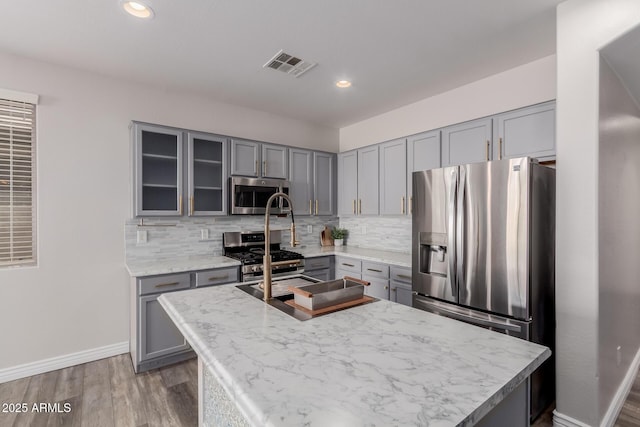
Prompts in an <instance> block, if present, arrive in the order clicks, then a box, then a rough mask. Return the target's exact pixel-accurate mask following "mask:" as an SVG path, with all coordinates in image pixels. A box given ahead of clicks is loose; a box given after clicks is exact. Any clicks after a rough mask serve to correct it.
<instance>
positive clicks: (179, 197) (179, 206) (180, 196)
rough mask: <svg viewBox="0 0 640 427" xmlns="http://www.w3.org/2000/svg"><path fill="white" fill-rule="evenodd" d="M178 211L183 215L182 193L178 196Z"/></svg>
mask: <svg viewBox="0 0 640 427" xmlns="http://www.w3.org/2000/svg"><path fill="white" fill-rule="evenodd" d="M178 212H179V213H180V215H182V195H179V196H178Z"/></svg>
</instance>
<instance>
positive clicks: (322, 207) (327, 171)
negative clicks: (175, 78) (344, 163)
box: [313, 153, 336, 215]
mask: <svg viewBox="0 0 640 427" xmlns="http://www.w3.org/2000/svg"><path fill="white" fill-rule="evenodd" d="M335 164H336V155H335V154H331V153H313V196H314V206H313V209H314V213H315V214H316V215H335V213H336V193H335V188H336V166H335Z"/></svg>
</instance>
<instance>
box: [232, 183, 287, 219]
mask: <svg viewBox="0 0 640 427" xmlns="http://www.w3.org/2000/svg"><path fill="white" fill-rule="evenodd" d="M230 186H231V188H230V190H229V194H230V195H231V203H230V206H231V214H233V215H260V214H262V215H264V213H265V210H266V209H267V200H269V197H271V195H273V194H275V193H279V192H282V193H285V194H289V181H287V180H284V179H266V178H245V177H239V176H233V177H231V179H230ZM289 211H290V208H289V204H288V203H287V201H286V200H284V199H282V198H277V199H275V200H274V201H273V202H272V204H271V213H272V214H281V213H287V212H289Z"/></svg>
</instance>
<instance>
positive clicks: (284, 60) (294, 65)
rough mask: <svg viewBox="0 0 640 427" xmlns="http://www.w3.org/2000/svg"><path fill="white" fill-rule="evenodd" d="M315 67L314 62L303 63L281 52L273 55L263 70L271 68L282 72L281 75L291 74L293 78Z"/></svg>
mask: <svg viewBox="0 0 640 427" xmlns="http://www.w3.org/2000/svg"><path fill="white" fill-rule="evenodd" d="M315 65H316V63H315V62H309V61H305V60H303V59H300V58H296V57H295V56H293V55H289V54H288V53H285V52H283V51H282V50H281V51H280V52H278V53H276V54H275V55H274V57H273V58H271V59H270V60H269V61H267V63H266V64H264V65H263V66H262V67H263V68H273V69H274V70H278V71H282V72H283V73H287V74H293V75H294V76H295V77H300V76H301V75H303V74H304V73H306V72H307V71H309V70H310V69H312V68H313V67H314V66H315Z"/></svg>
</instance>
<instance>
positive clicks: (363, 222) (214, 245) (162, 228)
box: [125, 215, 411, 261]
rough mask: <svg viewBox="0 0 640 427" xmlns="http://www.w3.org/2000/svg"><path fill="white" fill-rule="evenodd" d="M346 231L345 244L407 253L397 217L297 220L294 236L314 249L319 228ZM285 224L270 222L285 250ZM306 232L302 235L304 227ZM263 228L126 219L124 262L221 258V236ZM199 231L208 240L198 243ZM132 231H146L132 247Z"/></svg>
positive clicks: (240, 222) (406, 234) (405, 224)
mask: <svg viewBox="0 0 640 427" xmlns="http://www.w3.org/2000/svg"><path fill="white" fill-rule="evenodd" d="M338 223H339V224H340V227H342V228H346V229H347V230H348V232H349V234H348V236H347V239H346V244H347V245H349V246H359V247H363V248H370V249H380V250H386V251H394V252H405V253H410V252H411V218H398V217H391V218H387V217H355V218H352V217H346V218H337V217H297V218H296V231H297V234H298V240H299V241H300V244H301V246H316V245H319V244H320V232H321V231H322V229H323V228H324V226H325V225H327V226H329V227H336V226H337V225H338ZM289 225H290V219H289V217H286V218H278V217H276V216H272V217H271V227H272V228H273V229H282V230H283V232H282V240H283V247H287V246H289V244H288V242H289ZM309 225H310V226H311V227H312V232H311V233H309V232H308V231H307V228H308V226H309ZM262 229H264V217H263V216H254V215H242V216H221V217H215V218H211V217H206V218H195V217H186V218H179V219H176V218H145V219H144V225H143V226H141V225H140V219H130V220H128V221H127V222H126V224H125V244H126V258H127V261H134V260H145V259H150V258H153V259H156V260H162V259H171V258H174V257H176V256H197V255H222V252H223V249H222V233H223V232H225V231H256V230H262ZM202 230H207V231H206V233H208V235H209V238H208V239H202V238H201V237H202ZM138 231H143V232H146V234H147V242H146V243H140V244H138V243H137V233H138Z"/></svg>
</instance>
